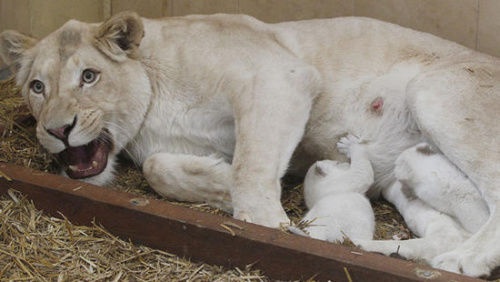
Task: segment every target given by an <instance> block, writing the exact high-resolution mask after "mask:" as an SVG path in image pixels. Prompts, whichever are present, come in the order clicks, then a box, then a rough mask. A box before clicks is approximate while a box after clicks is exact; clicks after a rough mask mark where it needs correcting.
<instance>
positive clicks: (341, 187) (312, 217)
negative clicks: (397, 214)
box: [303, 135, 375, 242]
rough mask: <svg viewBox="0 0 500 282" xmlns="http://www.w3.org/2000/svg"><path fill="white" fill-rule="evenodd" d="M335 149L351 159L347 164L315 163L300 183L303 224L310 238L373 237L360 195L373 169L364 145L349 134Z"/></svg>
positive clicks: (368, 210) (367, 210) (368, 211)
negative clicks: (302, 196) (302, 185)
mask: <svg viewBox="0 0 500 282" xmlns="http://www.w3.org/2000/svg"><path fill="white" fill-rule="evenodd" d="M338 147H339V148H342V151H343V152H345V153H346V154H347V155H348V156H350V157H351V164H350V165H349V164H348V163H338V162H335V161H329V160H324V161H319V162H316V163H315V164H314V165H313V166H311V168H310V169H309V171H308V172H307V175H306V178H305V180H304V197H305V201H306V205H307V207H308V208H309V211H308V212H307V214H306V215H305V217H304V219H303V221H305V222H307V223H308V226H307V227H306V231H307V232H308V233H309V236H311V237H312V238H316V239H320V240H327V241H330V242H343V241H344V239H345V237H347V238H349V239H351V240H353V239H365V240H369V239H372V238H373V232H374V230H375V217H374V215H373V210H372V207H371V205H370V201H369V200H368V199H367V198H366V196H365V195H364V194H365V192H366V191H368V189H369V188H370V185H371V184H372V183H373V170H372V167H371V164H370V161H369V160H368V156H367V153H366V151H365V148H364V145H361V144H359V140H358V139H357V138H355V137H354V136H352V135H349V136H347V137H343V138H342V139H341V140H340V142H339V144H338Z"/></svg>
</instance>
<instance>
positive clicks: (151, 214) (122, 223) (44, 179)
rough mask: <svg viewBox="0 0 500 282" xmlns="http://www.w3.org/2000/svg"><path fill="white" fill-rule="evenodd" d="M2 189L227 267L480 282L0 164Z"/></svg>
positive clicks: (342, 277)
mask: <svg viewBox="0 0 500 282" xmlns="http://www.w3.org/2000/svg"><path fill="white" fill-rule="evenodd" d="M0 171H1V172H2V174H3V175H6V176H7V177H8V178H6V177H3V178H0V194H4V193H6V191H7V190H8V189H15V190H18V191H21V192H22V193H24V194H25V195H27V197H28V198H30V199H32V200H33V202H34V203H35V206H36V207H37V208H39V209H42V210H43V211H44V212H45V213H47V214H49V215H51V216H59V212H61V213H62V214H64V215H65V216H66V217H67V218H68V219H69V220H70V221H71V222H73V223H75V224H83V225H89V224H91V222H92V221H93V220H95V221H96V222H97V223H99V224H101V225H102V226H104V227H105V228H106V229H108V230H109V231H110V232H112V233H113V234H115V235H117V236H119V237H121V238H123V239H131V240H132V241H133V242H136V243H139V244H144V245H147V246H150V247H153V248H158V249H162V250H166V251H168V252H170V253H173V254H176V255H178V256H181V257H186V258H190V259H191V260H193V261H200V262H205V263H209V264H215V265H223V266H226V267H229V268H232V267H244V266H246V265H249V264H253V265H254V267H255V268H257V269H260V270H262V271H263V272H264V273H265V275H267V276H269V277H271V278H272V279H279V280H306V279H308V278H312V277H314V278H315V279H317V280H321V281H327V280H332V281H384V282H386V281H395V282H396V281H398V282H401V281H422V280H431V281H480V280H477V279H474V278H469V277H464V276H460V275H457V274H453V273H448V272H445V271H440V270H435V269H432V268H429V267H426V266H422V265H418V264H415V263H412V262H408V261H404V260H399V259H395V258H390V257H386V256H382V255H378V254H373V253H366V252H363V251H359V250H357V249H352V248H348V247H344V246H340V245H335V244H331V243H328V242H323V241H319V240H314V239H309V238H305V237H301V236H297V235H292V234H288V233H285V232H283V231H280V230H275V229H270V228H266V227H262V226H258V225H254V224H250V223H246V222H242V221H238V220H234V219H232V218H228V217H222V216H217V215H212V214H208V213H203V212H199V211H195V210H191V209H189V208H185V207H180V206H176V205H173V204H169V203H167V202H165V201H161V200H154V199H146V198H142V197H140V196H136V195H133V194H130V193H125V192H119V191H114V190H111V189H107V188H102V187H98V186H93V185H90V184H86V183H83V182H80V181H75V180H71V179H68V178H63V177H60V176H57V175H52V174H47V173H43V172H39V171H35V170H31V169H27V168H23V167H19V166H15V165H11V164H6V163H0Z"/></svg>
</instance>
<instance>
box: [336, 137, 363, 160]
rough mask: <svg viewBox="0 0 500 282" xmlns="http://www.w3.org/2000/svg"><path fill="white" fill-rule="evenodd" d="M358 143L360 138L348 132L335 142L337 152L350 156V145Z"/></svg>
mask: <svg viewBox="0 0 500 282" xmlns="http://www.w3.org/2000/svg"><path fill="white" fill-rule="evenodd" d="M360 143H361V139H360V138H359V137H357V136H354V135H352V134H348V135H347V136H345V137H342V138H340V140H339V142H337V149H338V150H339V152H341V153H342V154H344V155H346V156H347V157H348V158H350V157H351V148H352V146H353V145H357V144H360Z"/></svg>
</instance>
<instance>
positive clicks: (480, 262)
mask: <svg viewBox="0 0 500 282" xmlns="http://www.w3.org/2000/svg"><path fill="white" fill-rule="evenodd" d="M431 265H432V267H434V268H438V269H442V270H446V271H450V272H455V273H460V274H465V275H467V276H472V277H487V276H488V275H490V272H491V270H492V269H493V268H494V267H495V265H493V266H491V263H490V262H489V261H487V258H486V256H485V255H484V254H478V253H477V252H461V251H458V250H455V251H451V252H447V253H444V254H442V255H439V256H437V257H435V258H434V259H433V260H432V263H431Z"/></svg>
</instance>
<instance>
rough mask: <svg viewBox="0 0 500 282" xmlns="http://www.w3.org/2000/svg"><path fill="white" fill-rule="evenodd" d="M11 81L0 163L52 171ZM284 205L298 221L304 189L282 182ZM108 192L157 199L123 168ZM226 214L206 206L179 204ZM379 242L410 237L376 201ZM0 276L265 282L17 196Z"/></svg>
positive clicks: (10, 206) (0, 208)
mask: <svg viewBox="0 0 500 282" xmlns="http://www.w3.org/2000/svg"><path fill="white" fill-rule="evenodd" d="M22 105H23V101H22V99H21V97H20V95H19V90H18V89H17V88H16V87H15V85H14V82H13V80H7V81H3V82H0V125H3V126H4V128H5V129H4V131H3V132H0V135H1V140H0V161H3V162H9V163H15V164H19V165H23V166H27V167H31V168H34V169H38V170H42V171H46V172H52V173H56V172H57V164H56V163H55V162H54V160H53V159H52V158H51V157H50V156H49V155H48V154H47V153H46V152H45V151H44V150H43V148H41V146H40V145H39V144H38V142H37V141H36V138H35V129H34V121H33V120H31V119H22V118H21V117H23V116H26V115H27V114H28V112H27V110H26V109H25V108H24V107H23V106H22ZM284 186H285V187H284V193H283V204H284V206H285V210H286V211H287V213H288V215H289V216H290V218H291V219H292V221H294V222H296V223H297V222H298V221H299V220H300V218H301V217H302V216H303V214H304V211H305V206H304V202H303V198H302V185H300V181H298V180H297V179H286V181H284ZM110 189H120V190H122V191H127V192H130V193H135V194H141V195H143V196H146V197H154V198H159V197H158V196H157V195H156V194H155V193H154V192H153V191H152V190H151V189H150V188H149V186H148V185H147V183H146V181H145V180H144V178H143V177H142V175H141V173H140V170H139V169H138V168H137V167H135V166H134V165H133V164H130V163H127V162H124V164H123V165H121V166H120V168H119V169H118V178H117V180H116V181H115V182H114V183H113V184H112V185H110ZM176 204H179V205H184V206H187V207H189V208H193V209H198V210H202V211H205V212H210V213H215V214H218V215H221V216H229V215H227V214H225V213H224V212H222V211H220V210H217V209H213V208H210V207H208V206H206V205H203V204H187V203H176ZM373 205H374V209H375V214H376V219H377V225H376V236H375V238H376V239H390V238H392V237H393V236H398V237H402V238H405V237H407V238H408V237H411V233H410V232H409V230H408V229H407V228H406V226H405V225H404V223H403V220H402V218H401V217H400V216H399V214H398V213H397V212H396V211H395V210H394V208H393V207H392V206H391V205H389V204H388V203H386V202H375V203H373ZM0 278H2V279H3V278H6V279H8V280H15V281H24V280H27V281H188V280H189V281H268V280H269V279H268V278H267V277H266V276H264V274H263V273H262V272H260V271H259V270H252V269H251V267H248V269H244V270H241V269H232V270H227V269H223V268H222V267H218V266H210V265H207V264H196V263H191V262H189V261H188V260H184V259H181V258H179V257H176V256H174V255H172V254H169V253H167V252H164V251H160V250H154V249H150V248H147V247H144V246H138V245H134V244H131V243H129V242H125V241H123V240H120V239H118V238H116V237H114V236H113V235H112V234H110V233H108V232H107V231H106V230H105V229H103V228H101V227H100V226H97V225H94V226H91V227H85V226H75V225H73V224H71V223H70V222H69V221H68V220H66V219H58V218H53V217H48V216H46V215H44V214H43V213H42V212H41V211H38V210H36V209H35V208H34V206H33V204H32V203H31V202H29V201H28V200H26V199H24V197H23V196H22V195H20V194H19V193H17V192H15V191H10V192H9V193H8V195H6V196H3V197H2V198H0Z"/></svg>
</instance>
